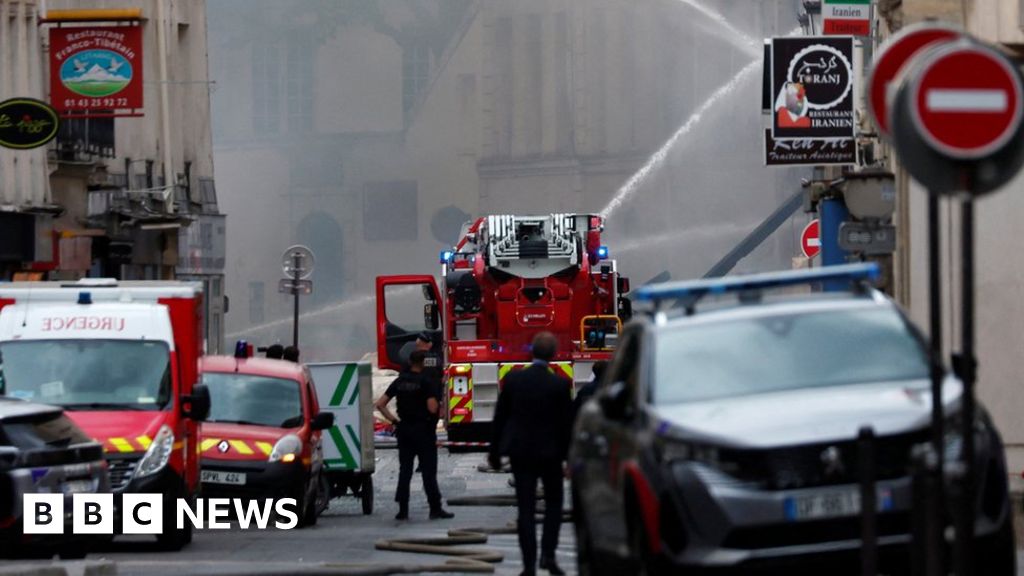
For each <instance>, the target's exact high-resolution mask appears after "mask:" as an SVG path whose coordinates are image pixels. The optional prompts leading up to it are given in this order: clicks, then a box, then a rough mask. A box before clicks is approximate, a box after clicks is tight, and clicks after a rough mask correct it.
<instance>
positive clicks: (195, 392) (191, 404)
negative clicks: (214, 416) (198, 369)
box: [181, 384, 210, 422]
mask: <svg viewBox="0 0 1024 576" xmlns="http://www.w3.org/2000/svg"><path fill="white" fill-rule="evenodd" d="M182 400H183V406H182V409H181V411H182V414H184V416H185V417H186V418H190V419H192V420H195V421H196V422H202V421H203V420H206V418H207V417H208V416H209V415H210V389H209V388H207V387H206V384H196V385H195V386H193V387H192V394H189V395H188V396H185V397H184V398H183V399H182Z"/></svg>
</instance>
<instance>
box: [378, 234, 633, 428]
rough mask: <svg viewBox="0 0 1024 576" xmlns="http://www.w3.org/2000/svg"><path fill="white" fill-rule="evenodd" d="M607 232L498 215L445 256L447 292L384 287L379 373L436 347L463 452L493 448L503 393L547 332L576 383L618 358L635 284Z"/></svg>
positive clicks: (427, 285)
mask: <svg viewBox="0 0 1024 576" xmlns="http://www.w3.org/2000/svg"><path fill="white" fill-rule="evenodd" d="M603 230H604V219H603V218H602V217H600V216H595V215H589V214H550V215H544V216H518V215H494V216H487V217H484V218H479V219H477V220H476V221H471V222H468V223H466V224H465V225H464V226H463V229H462V235H461V238H460V240H459V242H458V243H457V244H456V245H455V246H454V247H453V248H451V249H450V250H445V251H444V252H442V253H441V283H440V286H439V285H438V283H437V282H436V281H435V278H434V277H433V276H430V275H402V276H381V277H378V278H377V353H378V362H379V365H380V367H381V368H391V369H396V370H397V369H399V368H400V367H401V366H402V365H403V364H404V363H405V361H406V359H407V357H408V354H409V352H410V351H411V347H412V346H413V343H414V341H415V340H416V339H417V337H418V336H419V335H420V334H422V333H424V332H426V334H427V335H429V336H430V337H431V339H432V340H433V347H432V354H431V357H429V358H428V363H429V362H430V361H431V360H433V361H434V362H435V364H436V366H437V368H438V369H439V370H440V371H441V373H442V374H443V379H444V382H445V389H446V403H445V404H446V408H447V410H445V412H446V414H445V421H446V422H445V423H446V424H447V428H448V439H449V441H450V442H451V443H452V445H455V446H458V445H462V444H463V443H466V444H475V443H480V442H482V441H484V440H486V439H487V438H488V437H489V434H490V422H491V420H492V418H493V415H494V407H495V404H496V403H497V399H498V391H499V389H500V386H501V382H502V380H503V379H504V377H505V375H506V374H508V372H509V371H511V370H515V369H518V368H522V367H523V366H526V365H527V364H528V363H529V362H530V342H531V340H532V339H533V337H534V335H535V334H537V333H538V332H541V331H548V332H552V333H553V334H555V336H557V337H558V340H559V353H558V357H557V358H556V362H554V363H553V364H552V367H553V369H555V370H558V371H560V372H562V373H563V374H565V375H566V376H568V377H569V378H570V379H572V380H573V381H574V382H586V381H587V380H589V379H590V377H591V368H592V367H593V365H594V363H595V362H596V361H598V360H607V359H609V358H610V357H611V354H612V351H613V350H614V349H615V345H616V343H617V342H618V337H619V332H620V331H621V328H622V322H623V320H625V319H626V318H627V317H628V316H629V314H630V306H629V304H630V302H629V301H628V300H627V299H625V298H624V295H625V294H626V293H627V292H628V291H629V281H628V279H626V278H622V277H620V276H619V274H618V271H617V270H616V265H615V261H614V260H611V259H610V258H609V252H608V249H607V248H606V247H605V246H604V245H602V243H601V233H602V231H603Z"/></svg>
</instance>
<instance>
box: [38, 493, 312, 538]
mask: <svg viewBox="0 0 1024 576" xmlns="http://www.w3.org/2000/svg"><path fill="white" fill-rule="evenodd" d="M70 502H71V509H70V510H68V509H67V507H68V501H67V499H66V497H65V495H64V494H24V496H23V500H22V505H23V510H24V514H23V517H24V520H23V526H24V533H25V534H64V533H65V532H66V530H67V529H68V527H69V525H70V528H71V533H73V534H115V533H117V534H162V533H163V531H164V530H165V529H166V528H167V526H168V525H169V524H170V522H169V521H170V520H172V519H173V520H175V523H174V524H173V525H174V526H176V528H177V529H178V530H181V529H183V528H184V527H185V525H186V523H190V524H192V526H193V528H196V529H203V528H207V529H213V530H227V529H229V528H231V523H230V522H229V519H231V518H232V517H234V520H235V521H236V522H237V525H238V527H239V528H240V529H242V530H248V529H250V527H251V528H253V529H257V530H266V529H267V527H268V526H271V525H272V526H273V527H274V528H277V529H279V530H291V529H293V528H295V527H296V526H297V525H298V521H299V517H298V514H297V506H298V503H297V502H296V500H295V499H294V498H281V499H278V500H272V499H266V500H262V501H258V500H242V499H238V498H230V499H229V498H210V499H203V498H199V499H197V500H196V501H195V502H189V501H188V500H185V499H182V498H178V499H177V500H175V501H173V503H172V504H171V505H170V506H169V508H170V509H165V506H167V504H168V502H167V501H166V500H165V499H164V497H163V495H161V494H122V495H121V496H120V508H118V507H117V506H116V505H115V503H114V495H113V494H85V493H82V494H74V495H73V496H72V499H71V501H70ZM165 515H170V516H167V518H166V521H165ZM204 517H205V521H204ZM272 520H273V522H272ZM69 521H70V522H69ZM115 522H116V525H115Z"/></svg>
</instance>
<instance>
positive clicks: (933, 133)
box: [910, 42, 1024, 160]
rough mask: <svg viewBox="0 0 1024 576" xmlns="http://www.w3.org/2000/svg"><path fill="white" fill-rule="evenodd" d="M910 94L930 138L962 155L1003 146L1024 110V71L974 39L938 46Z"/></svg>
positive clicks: (916, 116) (974, 156) (972, 155)
mask: <svg viewBox="0 0 1024 576" xmlns="http://www.w3.org/2000/svg"><path fill="white" fill-rule="evenodd" d="M910 98H911V102H910V104H911V112H912V114H913V116H912V118H913V120H914V123H915V124H916V126H917V129H918V131H919V133H920V134H921V136H922V137H923V138H924V141H925V143H927V144H928V145H929V146H931V147H932V148H933V149H934V150H935V151H936V152H939V153H940V154H944V155H946V156H949V157H950V158H953V159H957V160H977V159H980V158H984V157H986V156H988V155H990V154H992V153H994V152H996V151H998V150H999V149H1001V148H1002V147H1003V146H1005V145H1006V144H1007V142H1009V140H1010V139H1011V138H1012V137H1013V135H1014V134H1015V133H1016V132H1017V129H1018V128H1020V124H1021V117H1022V115H1024V86H1022V85H1021V79H1020V74H1019V73H1018V72H1017V71H1016V70H1014V69H1013V67H1012V65H1011V64H1010V63H1009V62H1008V61H1007V60H1006V58H1004V57H1003V56H1002V55H1000V54H998V53H996V52H995V51H994V50H992V49H991V48H988V47H986V46H982V45H979V44H974V43H969V42H968V43H956V44H950V45H947V46H944V47H942V48H939V49H936V50H935V52H934V53H932V54H931V55H930V56H929V57H928V58H927V59H926V60H925V61H924V62H922V64H921V68H920V69H919V70H918V71H917V73H916V75H915V77H914V78H913V81H912V82H911V85H910Z"/></svg>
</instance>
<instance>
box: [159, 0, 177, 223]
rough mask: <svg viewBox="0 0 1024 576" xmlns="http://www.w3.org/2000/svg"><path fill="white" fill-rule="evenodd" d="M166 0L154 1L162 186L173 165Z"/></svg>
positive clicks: (170, 204) (168, 180)
mask: <svg viewBox="0 0 1024 576" xmlns="http://www.w3.org/2000/svg"><path fill="white" fill-rule="evenodd" d="M166 1H167V0H156V26H157V28H156V43H157V65H158V67H159V76H160V146H161V147H162V148H163V156H164V186H172V185H173V184H174V179H173V178H172V176H173V174H174V165H173V164H172V162H173V159H172V156H171V112H170V110H171V103H170V95H169V94H168V78H167V24H168V22H167V14H166V13H165V11H164V4H165V3H166ZM165 204H166V207H167V211H168V212H172V213H173V212H174V194H173V189H172V192H171V194H170V195H169V196H168V199H167V202H166V203H165Z"/></svg>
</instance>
